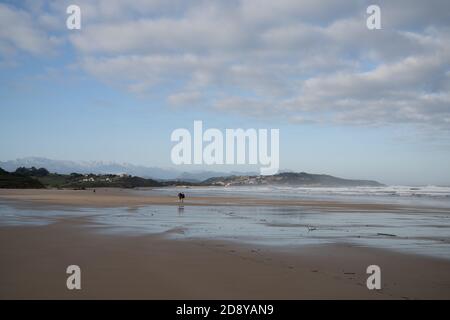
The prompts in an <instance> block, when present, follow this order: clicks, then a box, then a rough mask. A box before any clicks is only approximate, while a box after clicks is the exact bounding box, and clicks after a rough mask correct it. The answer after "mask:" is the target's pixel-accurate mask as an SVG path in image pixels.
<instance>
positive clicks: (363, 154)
mask: <svg viewBox="0 0 450 320" xmlns="http://www.w3.org/2000/svg"><path fill="white" fill-rule="evenodd" d="M70 4H77V5H78V6H80V8H81V15H82V28H81V30H68V29H67V28H66V18H67V14H66V8H67V6H68V5H70ZM370 4H378V5H379V6H380V7H381V24H382V29H381V30H368V29H367V27H366V18H367V13H366V8H367V7H368V5H370ZM194 120H203V122H204V126H205V127H215V128H219V129H225V128H239V127H242V128H268V129H270V128H279V129H280V143H281V145H280V148H281V153H280V162H281V168H282V169H290V170H296V171H307V172H315V173H329V174H333V175H338V176H344V177H349V178H370V179H376V180H379V181H381V182H385V183H389V184H441V185H450V2H449V1H447V0H428V1H422V0H390V1H381V0H379V1H356V0H355V1H335V0H322V1H318V0H277V1H273V0H271V1H268V0H224V1H214V0H193V1H184V0H172V1H171V0H128V1H119V0H97V1H93V0H71V1H39V0H33V1H31V0H30V1H0V136H1V137H0V150H1V152H0V160H10V159H15V158H19V157H26V156H43V157H48V158H53V159H67V160H104V161H115V162H131V163H134V164H141V165H149V166H164V167H167V166H172V164H171V161H170V149H171V147H172V146H173V143H171V142H170V134H171V132H172V131H173V130H174V129H176V128H188V129H192V126H193V121H194ZM186 169H199V168H198V167H193V168H186ZM207 169H211V168H207ZM213 169H222V170H223V169H226V170H236V169H238V168H235V167H226V168H213Z"/></svg>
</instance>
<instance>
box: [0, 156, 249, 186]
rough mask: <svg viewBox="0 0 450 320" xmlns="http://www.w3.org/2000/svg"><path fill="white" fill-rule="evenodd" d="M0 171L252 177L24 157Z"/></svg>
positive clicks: (183, 177)
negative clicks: (23, 170) (36, 169)
mask: <svg viewBox="0 0 450 320" xmlns="http://www.w3.org/2000/svg"><path fill="white" fill-rule="evenodd" d="M0 167H2V168H4V169H5V170H7V171H11V172H14V171H15V170H16V169H17V168H20V167H25V168H31V167H36V168H46V169H47V170H48V171H50V172H52V173H59V174H71V173H73V172H76V173H82V174H89V173H94V174H122V173H126V174H129V175H132V176H138V177H143V178H151V179H155V180H178V181H186V182H200V181H203V180H205V179H209V178H212V177H222V176H229V175H238V174H239V175H254V174H256V173H254V172H228V173H227V172H217V171H201V170H199V171H192V172H182V171H178V170H175V169H163V168H158V167H145V166H136V165H133V164H130V163H116V162H103V161H68V160H52V159H47V158H40V157H27V158H20V159H16V160H9V161H4V162H2V161H0Z"/></svg>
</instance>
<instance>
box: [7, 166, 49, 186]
mask: <svg viewBox="0 0 450 320" xmlns="http://www.w3.org/2000/svg"><path fill="white" fill-rule="evenodd" d="M0 188H3V189H5V188H8V189H42V188H45V187H44V185H43V184H42V183H41V182H39V181H38V180H36V179H34V178H31V177H28V176H24V175H21V174H17V173H9V172H7V171H5V170H3V169H2V168H0Z"/></svg>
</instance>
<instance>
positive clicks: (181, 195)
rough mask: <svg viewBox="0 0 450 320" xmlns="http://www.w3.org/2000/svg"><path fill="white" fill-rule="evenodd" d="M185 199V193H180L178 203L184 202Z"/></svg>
mask: <svg viewBox="0 0 450 320" xmlns="http://www.w3.org/2000/svg"><path fill="white" fill-rule="evenodd" d="M184 198H186V196H185V195H184V193H182V192H180V193H178V201H179V202H183V201H184Z"/></svg>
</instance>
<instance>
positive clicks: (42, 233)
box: [0, 189, 450, 299]
mask: <svg viewBox="0 0 450 320" xmlns="http://www.w3.org/2000/svg"><path fill="white" fill-rule="evenodd" d="M0 203H1V204H2V207H0V212H3V215H2V216H0V257H1V261H2V262H1V270H0V298H1V299H449V298H450V272H449V271H450V259H446V258H445V255H446V254H447V252H448V251H446V250H448V249H447V248H448V243H447V242H445V241H447V238H445V239H444V240H445V241H444V242H443V248H444V249H445V250H441V251H439V252H440V253H441V254H444V258H442V257H440V256H432V255H426V254H425V255H424V254H416V253H414V252H411V253H408V252H402V251H399V250H389V249H385V248H383V246H382V245H381V246H380V247H379V248H377V247H376V244H377V243H378V242H375V245H364V244H361V243H358V242H349V241H339V239H340V238H341V236H340V235H339V236H336V235H335V234H334V233H333V232H335V231H332V233H330V231H329V230H328V231H327V230H326V228H325V227H322V225H319V224H316V225H315V226H316V227H317V228H318V229H319V230H317V231H311V230H312V229H309V230H307V229H305V226H307V225H306V224H305V225H294V224H292V225H291V226H289V227H287V226H286V224H283V225H282V226H281V227H279V226H275V227H274V224H275V222H273V221H262V220H264V219H266V220H268V219H271V217H273V215H275V216H277V215H279V214H280V212H281V214H283V215H286V216H288V217H289V219H294V218H292V217H293V213H292V212H294V211H295V210H304V211H305V213H304V214H305V215H307V213H306V209H305V208H308V210H318V211H323V210H325V211H327V210H328V211H330V212H329V213H327V214H330V215H336V214H347V215H354V214H356V213H355V212H356V211H358V212H360V213H361V214H362V215H366V216H367V215H371V212H374V213H376V212H379V211H380V210H381V211H383V210H384V211H387V213H386V214H397V213H396V212H397V211H401V214H402V215H405V212H409V211H411V213H410V215H417V211H421V210H423V208H420V210H416V211H412V208H409V207H407V206H404V205H398V204H379V203H373V204H369V203H344V202H339V201H312V200H280V199H279V200H265V201H263V202H262V203H261V201H260V199H256V198H254V197H252V196H240V197H235V196H230V197H217V196H211V197H208V196H203V197H201V196H198V197H189V198H188V199H187V201H186V203H185V204H184V206H185V207H184V206H183V207H184V209H183V210H184V211H182V212H181V213H180V211H179V210H180V206H179V204H178V200H177V199H176V198H175V197H173V196H168V195H160V194H158V193H155V194H154V195H153V194H152V193H151V192H140V191H133V190H120V189H99V190H96V192H95V193H94V192H93V190H83V191H81V190H80V191H75V190H0ZM265 206H268V207H277V208H278V209H277V210H282V211H276V212H275V213H272V212H271V211H270V212H269V213H270V214H269V213H267V212H266V211H264V210H263V209H261V208H264V207H265ZM283 206H285V207H286V208H285V209H283V208H282V209H279V207H283ZM241 207H242V208H243V209H242V208H241ZM82 208H89V209H82ZM164 208H166V209H164ZM215 208H216V209H217V210H219V211H218V212H216V211H212V210H216V209H215ZM229 208H232V209H229ZM257 209H258V210H260V211H255V210H257ZM416 209H417V208H416ZM152 210H153V211H152ZM164 210H166V211H164ZM201 210H203V211H201ZM220 210H222V211H220ZM261 210H262V211H261ZM286 210H288V211H286ZM289 210H292V212H291V211H289ZM427 210H430V212H433V214H435V215H436V214H437V213H435V211H433V210H438V209H435V208H428V209H427ZM439 210H441V211H442V209H439ZM231 211H232V212H231ZM51 212H53V213H51ZM99 212H101V214H100V213H99ZM172 212H173V213H172ZM196 212H203V213H202V215H201V216H200V218H198V219H200V220H205V218H204V217H207V216H210V217H215V218H216V219H214V220H213V221H210V222H209V224H207V225H205V226H204V227H202V228H200V227H198V225H199V224H201V223H200V222H198V221H200V220H195V219H197V217H196V216H194V217H189V216H190V215H194V213H196ZM255 212H259V214H260V216H259V217H260V218H259V220H258V221H259V222H258V223H257V224H256V223H255V221H256V220H251V219H249V216H251V215H253V214H255ZM295 212H297V211H295ZM313 212H316V211H313ZM20 214H22V215H20ZM158 214H159V215H158ZM440 214H441V215H442V214H445V212H444V213H442V212H440ZM98 215H100V218H99V217H98ZM109 215H111V216H115V217H117V218H120V219H119V220H114V219H113V220H108V219H109V218H108V216H109ZM136 217H140V218H139V219H140V220H137V222H138V224H139V227H141V228H137V227H136V221H135V220H133V219H136ZM221 217H222V218H221ZM326 217H328V216H326ZM402 217H403V216H402ZM444 217H445V215H444ZM441 218H442V217H441V216H440V219H441ZM161 219H163V220H161ZM220 219H223V220H220ZM295 219H297V216H295ZM414 219H415V218H414ZM226 221H231V222H232V224H231V225H230V228H235V229H239V227H238V226H242V228H243V231H242V233H239V232H238V231H236V233H232V234H231V233H230V231H229V230H228V229H226V223H227V222H226ZM244 221H247V222H244ZM283 221H284V220H283ZM414 221H416V220H414ZM231 222H230V223H231ZM352 223H353V222H352ZM415 223H416V222H415ZM142 224H149V225H150V224H157V225H158V228H159V229H158V228H157V229H151V228H150V227H148V228H147V226H144V227H143V226H142ZM216 224H221V225H222V226H221V227H223V228H225V230H224V229H223V228H222V229H214V228H213V226H215V225H216ZM279 224H280V223H279ZM256 225H257V227H258V228H265V229H252V228H256ZM161 226H163V227H164V228H162V227H161ZM308 227H309V226H308ZM196 228H197V229H196ZM279 228H281V229H279ZM368 228H370V226H369V227H368ZM376 228H377V229H376V230H378V228H381V226H378V225H377V226H376ZM321 229H323V231H321ZM205 230H207V231H208V232H209V233H204V232H205ZM220 230H222V232H223V233H222V234H220ZM253 230H255V235H253V234H252V233H251V232H252V231H253ZM264 230H274V231H273V233H272V234H265V231H264ZM292 230H296V231H295V232H296V233H295V234H302V236H301V237H300V236H299V238H301V240H302V242H296V241H297V239H293V237H292V234H293V233H289V232H292ZM346 230H347V229H346ZM350 230H351V229H350ZM202 232H203V233H202ZM315 232H317V233H315ZM320 232H323V234H321V233H320ZM326 232H328V233H326ZM211 233H215V234H216V233H218V234H219V236H213V235H211ZM243 234H245V235H249V236H248V237H247V238H246V237H244V236H243ZM315 234H318V235H320V237H319V236H317V237H316V236H314V235H315ZM330 234H331V236H329V235H330ZM444 234H445V233H444ZM227 235H228V236H227ZM325 235H326V237H325ZM399 236H400V235H397V238H399ZM283 237H284V238H283ZM331 238H332V239H331ZM368 238H369V239H372V238H370V237H368ZM373 238H376V236H374V237H373ZM441 238H442V237H441ZM324 239H325V240H326V241H323V240H324ZM383 239H388V240H389V239H390V236H389V235H388V236H386V237H383ZM417 239H419V240H420V237H417ZM417 239H413V240H414V241H413V243H414V242H417V241H419V240H417ZM304 240H308V242H306V241H304ZM319 240H320V241H319ZM397 240H398V241H403V240H402V239H397ZM406 240H411V239H406ZM406 240H404V241H406ZM377 241H379V240H377ZM390 241H393V240H390ZM433 241H435V240H433ZM410 242H411V241H410ZM435 242H436V241H435ZM435 242H430V243H435ZM299 243H300V244H301V245H299ZM401 243H402V244H403V242H401ZM405 243H406V242H405ZM408 243H409V242H408ZM370 244H371V243H370ZM427 244H428V242H427ZM430 248H431V246H430ZM430 250H431V249H430ZM72 264H75V265H78V266H80V268H81V272H82V281H81V283H82V289H81V290H68V289H67V288H66V279H67V277H68V275H67V274H66V268H67V266H69V265H72ZM374 264H375V265H378V266H380V268H381V270H382V288H381V290H368V288H367V287H366V280H367V278H368V276H369V275H368V274H367V273H366V269H367V267H368V266H369V265H374Z"/></svg>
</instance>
